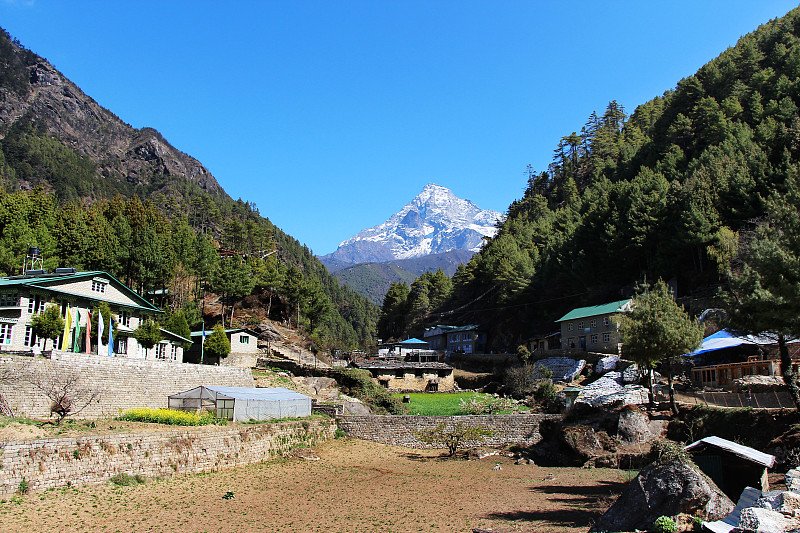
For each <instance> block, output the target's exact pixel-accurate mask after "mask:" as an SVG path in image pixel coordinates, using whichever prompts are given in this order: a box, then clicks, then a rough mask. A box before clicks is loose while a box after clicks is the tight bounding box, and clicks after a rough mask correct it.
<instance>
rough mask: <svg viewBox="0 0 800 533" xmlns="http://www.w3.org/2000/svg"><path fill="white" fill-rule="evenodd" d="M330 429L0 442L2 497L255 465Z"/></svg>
mask: <svg viewBox="0 0 800 533" xmlns="http://www.w3.org/2000/svg"><path fill="white" fill-rule="evenodd" d="M335 431H336V424H335V423H334V421H333V420H329V419H318V420H308V421H291V422H278V423H272V424H254V425H234V426H213V427H208V426H206V427H199V428H189V429H186V428H182V429H176V430H172V431H163V432H157V433H156V432H154V433H130V434H114V435H102V436H92V437H80V438H58V439H42V440H27V441H9V442H0V496H3V497H5V496H10V495H13V494H14V493H15V492H16V491H17V490H18V489H19V485H20V483H21V482H22V480H23V479H25V481H26V483H27V484H28V487H29V488H30V489H31V490H45V489H48V488H52V487H63V486H67V485H72V486H76V485H87V484H95V483H104V482H106V481H108V480H109V479H110V478H111V477H113V476H115V475H117V474H120V473H126V474H129V475H137V474H139V475H143V476H146V477H150V478H153V477H155V478H162V477H169V476H172V475H175V474H186V473H198V472H208V471H214V470H219V469H221V468H227V467H232V466H240V465H247V464H252V463H258V462H261V461H264V460H266V459H269V458H270V457H273V456H275V455H277V454H280V453H282V452H284V451H286V450H289V449H291V448H292V447H295V446H297V445H303V444H305V445H311V444H313V443H314V442H317V441H320V440H325V439H329V438H331V437H333V436H334V433H335Z"/></svg>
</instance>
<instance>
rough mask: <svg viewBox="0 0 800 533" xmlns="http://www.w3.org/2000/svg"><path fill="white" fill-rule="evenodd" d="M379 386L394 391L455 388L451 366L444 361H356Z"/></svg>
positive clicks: (355, 364)
mask: <svg viewBox="0 0 800 533" xmlns="http://www.w3.org/2000/svg"><path fill="white" fill-rule="evenodd" d="M353 365H354V366H355V367H356V368H361V369H363V370H369V372H370V373H371V374H372V378H373V379H374V380H375V381H377V382H378V383H379V384H380V385H381V386H383V387H384V388H386V389H389V390H391V391H395V392H448V391H452V390H454V389H455V386H456V383H455V379H454V378H453V367H451V366H450V365H446V364H445V363H435V362H428V363H424V362H423V363H419V362H406V361H396V362H395V361H357V362H355V363H353Z"/></svg>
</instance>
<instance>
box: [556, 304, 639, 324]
mask: <svg viewBox="0 0 800 533" xmlns="http://www.w3.org/2000/svg"><path fill="white" fill-rule="evenodd" d="M628 303H630V300H618V301H616V302H609V303H607V304H600V305H591V306H589V307H578V308H576V309H573V310H572V311H570V312H569V313H567V314H566V315H564V316H562V317H561V318H559V319H558V320H556V322H564V321H565V320H575V319H576V318H586V317H589V316H597V315H609V314H611V313H619V312H621V311H623V309H624V307H625V306H626V305H627V304H628Z"/></svg>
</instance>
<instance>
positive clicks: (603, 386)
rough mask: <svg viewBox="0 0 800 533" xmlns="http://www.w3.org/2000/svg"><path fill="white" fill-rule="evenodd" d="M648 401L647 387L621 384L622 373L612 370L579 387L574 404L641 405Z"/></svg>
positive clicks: (596, 405)
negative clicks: (579, 390)
mask: <svg viewBox="0 0 800 533" xmlns="http://www.w3.org/2000/svg"><path fill="white" fill-rule="evenodd" d="M647 402H648V393H647V389H646V388H644V387H641V386H639V385H623V381H622V373H620V372H616V371H612V372H608V373H606V374H605V375H604V376H603V377H601V378H600V379H598V380H597V381H594V382H592V383H590V384H589V385H587V386H585V387H584V388H583V389H581V392H580V394H578V397H577V399H576V400H575V404H576V405H577V404H581V403H585V404H589V405H591V406H593V407H599V406H613V405H615V404H619V405H643V404H646V403H647Z"/></svg>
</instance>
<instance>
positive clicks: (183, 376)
mask: <svg viewBox="0 0 800 533" xmlns="http://www.w3.org/2000/svg"><path fill="white" fill-rule="evenodd" d="M5 371H12V372H16V373H17V374H19V373H24V372H34V373H39V374H40V375H43V374H46V373H53V374H55V375H59V374H61V375H64V374H66V373H68V372H78V373H79V375H80V378H81V379H80V386H81V387H88V388H93V389H97V390H98V391H100V396H99V401H98V402H96V403H94V404H92V405H91V406H89V407H87V408H86V409H85V410H84V411H82V412H81V413H80V415H79V416H80V417H81V418H103V417H108V416H116V415H117V414H119V412H120V410H126V409H131V408H134V407H151V408H162V407H163V408H166V407H167V404H168V401H167V397H168V396H169V395H170V394H175V393H178V392H182V391H185V390H189V389H192V388H194V387H198V386H200V385H220V386H227V387H254V386H255V384H254V382H253V375H252V372H251V371H250V369H246V368H231V367H221V366H210V365H194V364H189V363H175V362H169V361H158V360H152V361H148V360H144V359H127V358H124V357H106V356H98V355H88V354H73V353H69V352H53V355H52V358H51V359H46V358H42V357H36V358H34V357H22V356H10V355H3V356H0V375H2V374H3V372H5ZM0 394H3V396H5V399H6V401H7V402H8V404H9V405H10V407H11V408H12V409H13V410H14V413H15V414H16V415H17V416H24V417H28V418H46V417H48V416H50V400H49V399H48V398H47V397H46V396H45V395H44V394H43V393H42V392H41V391H39V390H37V389H36V388H35V387H33V386H32V385H31V384H30V383H27V382H25V381H24V380H14V379H13V378H12V380H11V381H10V382H8V383H0Z"/></svg>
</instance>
